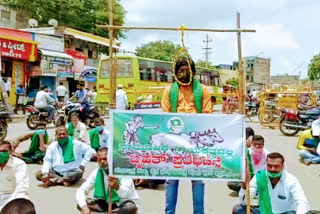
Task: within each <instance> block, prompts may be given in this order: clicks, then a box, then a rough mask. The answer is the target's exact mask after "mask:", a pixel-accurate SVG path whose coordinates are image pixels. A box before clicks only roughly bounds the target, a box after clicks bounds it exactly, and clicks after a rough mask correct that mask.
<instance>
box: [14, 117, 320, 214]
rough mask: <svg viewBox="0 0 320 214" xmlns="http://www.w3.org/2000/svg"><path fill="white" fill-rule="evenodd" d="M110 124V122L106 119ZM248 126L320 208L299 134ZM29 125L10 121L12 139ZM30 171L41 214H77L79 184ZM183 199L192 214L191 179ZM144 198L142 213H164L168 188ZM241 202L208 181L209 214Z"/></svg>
mask: <svg viewBox="0 0 320 214" xmlns="http://www.w3.org/2000/svg"><path fill="white" fill-rule="evenodd" d="M106 122H107V123H108V122H109V121H106ZM247 126H251V127H252V128H254V130H255V132H256V134H260V135H262V136H264V137H265V146H266V148H267V149H268V150H269V151H270V152H272V151H277V152H280V153H282V154H283V155H284V156H285V158H286V161H285V167H286V169H287V170H288V171H289V172H291V173H293V174H294V175H295V176H296V177H297V178H298V179H299V180H300V182H301V184H302V187H303V189H304V191H305V194H306V195H307V198H308V199H309V201H310V203H311V204H312V206H313V208H314V209H318V210H320V203H319V191H320V187H319V186H320V185H319V182H320V177H319V176H320V168H319V165H310V166H306V165H304V164H302V163H300V162H299V160H298V156H297V150H296V141H297V137H286V136H283V135H282V134H281V132H280V131H279V130H277V129H276V130H272V129H268V128H263V127H261V126H260V124H258V123H248V124H247ZM27 130H28V128H27V127H26V125H25V122H24V121H22V122H19V123H13V124H9V132H8V133H9V134H8V139H12V138H14V137H15V136H17V135H19V134H23V133H24V132H26V131H27ZM49 134H51V135H52V136H53V134H54V128H53V127H52V128H49ZM27 147H28V143H24V144H21V146H20V147H19V148H18V149H19V150H21V151H23V150H24V149H25V148H27ZM96 166H97V165H96V163H89V165H88V166H87V168H86V172H85V175H84V179H85V178H86V177H87V176H88V175H89V173H90V172H91V171H92V170H93V169H94V168H95V167H96ZM28 169H29V173H30V192H29V193H30V198H31V199H32V200H33V201H34V203H35V205H36V207H37V209H38V211H39V213H40V214H56V213H63V214H76V213H79V212H77V210H76V208H75V207H76V200H75V192H76V188H77V187H78V186H79V185H80V183H79V184H78V185H76V186H71V187H68V188H65V187H50V188H48V189H44V188H43V186H42V185H41V183H40V182H38V181H37V180H36V179H35V174H36V172H37V171H38V170H39V169H40V166H39V165H28ZM179 188H180V189H179V194H180V195H179V199H178V206H177V214H189V213H190V214H191V213H193V212H192V194H191V184H190V182H187V181H183V182H181V184H180V187H179ZM138 193H139V195H140V197H141V201H142V213H144V214H161V213H164V212H163V210H164V203H165V200H164V196H165V194H164V190H163V189H161V188H160V189H157V190H150V189H143V190H139V191H138ZM237 202H238V198H237V196H236V195H235V194H234V192H232V191H230V190H229V189H228V188H227V187H226V182H222V181H220V182H206V192H205V208H206V214H213V213H215V214H226V213H231V209H232V206H233V205H235V204H236V203H237Z"/></svg>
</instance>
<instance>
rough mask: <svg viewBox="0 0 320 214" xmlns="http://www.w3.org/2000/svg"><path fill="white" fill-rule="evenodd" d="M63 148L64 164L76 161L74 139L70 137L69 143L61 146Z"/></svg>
mask: <svg viewBox="0 0 320 214" xmlns="http://www.w3.org/2000/svg"><path fill="white" fill-rule="evenodd" d="M60 147H61V148H62V154H63V163H70V162H72V161H74V160H75V158H74V152H73V138H72V137H68V143H67V144H66V145H64V146H60Z"/></svg>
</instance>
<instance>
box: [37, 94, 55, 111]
mask: <svg viewBox="0 0 320 214" xmlns="http://www.w3.org/2000/svg"><path fill="white" fill-rule="evenodd" d="M48 102H54V99H53V98H51V97H50V96H49V94H48V93H47V92H45V91H43V90H41V91H38V93H37V96H36V100H35V102H34V106H35V107H36V108H44V107H46V106H48V105H49V103H48Z"/></svg>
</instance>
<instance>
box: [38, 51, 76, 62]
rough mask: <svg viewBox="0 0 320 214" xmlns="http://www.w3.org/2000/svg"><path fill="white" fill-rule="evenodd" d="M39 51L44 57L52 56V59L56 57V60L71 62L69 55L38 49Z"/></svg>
mask: <svg viewBox="0 0 320 214" xmlns="http://www.w3.org/2000/svg"><path fill="white" fill-rule="evenodd" d="M39 50H40V52H41V53H42V54H43V55H46V56H52V57H58V58H64V59H71V60H73V58H72V56H70V55H68V54H66V53H61V52H55V51H47V50H42V49H39Z"/></svg>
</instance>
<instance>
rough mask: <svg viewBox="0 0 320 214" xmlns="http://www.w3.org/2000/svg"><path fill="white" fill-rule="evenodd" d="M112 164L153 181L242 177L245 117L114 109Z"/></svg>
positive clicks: (120, 171)
mask: <svg viewBox="0 0 320 214" xmlns="http://www.w3.org/2000/svg"><path fill="white" fill-rule="evenodd" d="M111 121H112V133H113V140H112V141H113V145H112V146H111V148H110V152H111V153H112V157H111V160H110V161H109V162H110V165H111V166H110V168H112V174H113V175H115V176H129V177H133V178H152V179H193V180H194V179H210V180H211V179H223V180H234V181H240V180H243V178H244V171H245V170H244V166H245V164H244V160H245V159H244V157H245V152H244V151H245V133H244V118H243V116H241V115H235V114H233V115H223V114H179V113H140V112H133V111H112V112H111Z"/></svg>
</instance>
